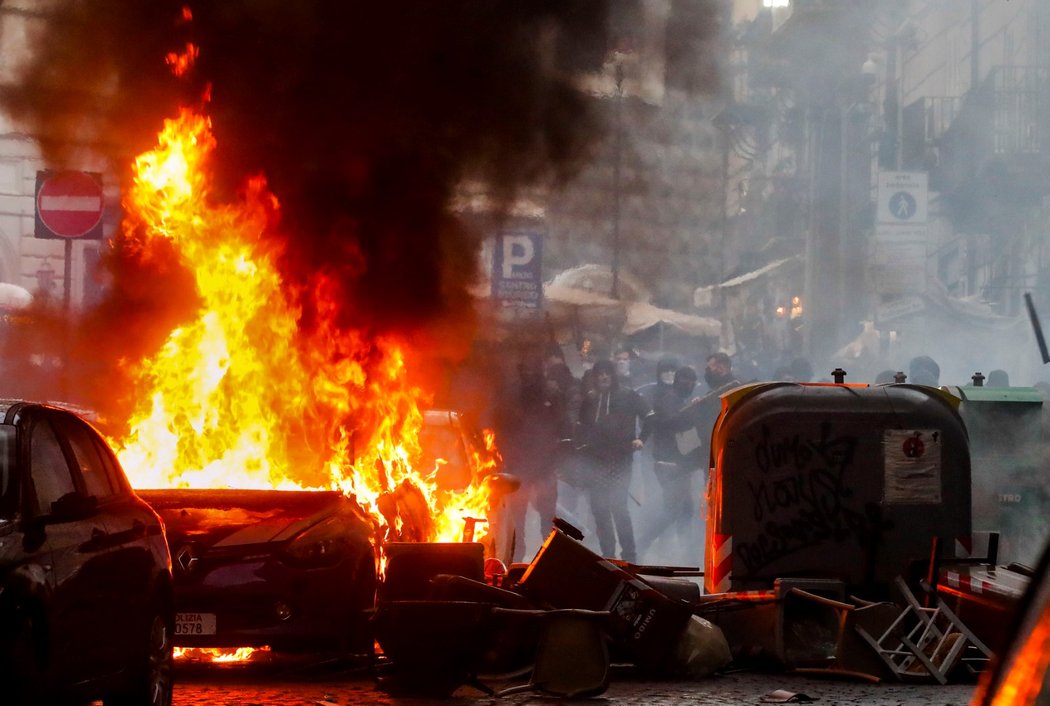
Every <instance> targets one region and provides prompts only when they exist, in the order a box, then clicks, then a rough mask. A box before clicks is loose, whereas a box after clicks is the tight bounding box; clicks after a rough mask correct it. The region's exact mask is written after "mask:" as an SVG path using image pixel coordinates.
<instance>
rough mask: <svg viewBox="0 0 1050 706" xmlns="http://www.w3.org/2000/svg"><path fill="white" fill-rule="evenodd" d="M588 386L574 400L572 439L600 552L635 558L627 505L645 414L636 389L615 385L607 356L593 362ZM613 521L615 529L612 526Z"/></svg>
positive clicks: (644, 406) (644, 408)
mask: <svg viewBox="0 0 1050 706" xmlns="http://www.w3.org/2000/svg"><path fill="white" fill-rule="evenodd" d="M593 372H594V389H593V390H592V391H590V392H588V394H587V396H586V397H585V398H584V400H583V403H582V404H581V405H580V415H579V422H578V428H577V429H578V434H577V442H578V448H579V449H580V451H581V455H582V459H583V461H584V463H586V465H587V470H586V476H587V491H588V496H589V498H590V502H591V512H592V513H593V514H594V525H595V530H596V532H597V534H598V544H599V546H600V547H601V552H602V555H603V556H606V557H616V556H617V553H616V544H617V541H619V545H620V553H619V558H621V559H623V560H625V561H629V562H635V561H637V559H638V556H637V552H636V549H635V544H634V527H633V526H632V524H631V515H630V510H629V508H628V506H627V501H628V498H629V489H630V485H631V461H632V457H633V454H634V452H635V451H637V450H638V449H640V448H642V441H641V439H640V438H639V429H640V423H641V422H643V421H644V419H645V417H647V416H648V415H649V405H648V404H647V403H646V402H645V400H644V399H643V398H642V396H641V395H639V394H638V393H637V392H635V391H634V390H632V389H630V388H625V387H621V386H620V385H619V384H618V381H617V376H616V367H615V366H614V365H613V363H612V361H609V360H600V361H598V362H597V363H595V364H594V369H593ZM614 526H615V531H614V529H613V527H614Z"/></svg>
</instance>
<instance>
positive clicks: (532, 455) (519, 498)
mask: <svg viewBox="0 0 1050 706" xmlns="http://www.w3.org/2000/svg"><path fill="white" fill-rule="evenodd" d="M500 431H501V435H500V438H501V439H502V452H503V459H504V462H505V465H506V468H507V470H508V472H510V473H512V474H513V475H514V476H516V477H517V478H518V479H519V480H520V481H521V487H520V488H519V489H518V491H517V492H516V493H514V494H512V495H511V496H510V497H509V498H508V500H507V514H508V521H509V522H510V523H511V526H513V527H514V540H513V549H512V552H511V561H515V562H518V561H522V559H524V556H525V544H526V542H525V519H526V516H527V513H528V508H529V507H532V508H533V509H534V510H535V511H536V513H537V514H538V515H539V518H540V527H541V531H543V530H545V529H546V528H548V527H550V526H551V523H552V522H553V520H554V516H555V514H556V512H557V504H558V476H557V466H558V452H559V448H560V446H559V442H560V440H561V439H562V438H564V437H565V436H566V433H567V431H568V416H567V411H566V400H565V397H564V396H563V395H562V394H561V393H560V391H559V389H558V387H557V385H548V380H547V379H546V377H545V376H544V374H543V368H542V365H541V364H540V363H538V362H526V363H523V364H522V365H521V366H520V367H519V380H518V388H517V394H516V395H513V396H511V397H510V399H509V400H508V404H506V405H505V406H504V409H503V410H502V413H501V415H500Z"/></svg>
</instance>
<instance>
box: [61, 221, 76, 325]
mask: <svg viewBox="0 0 1050 706" xmlns="http://www.w3.org/2000/svg"><path fill="white" fill-rule="evenodd" d="M65 245H66V264H65V268H64V272H63V275H62V278H63V283H64V284H63V289H62V308H63V310H64V311H65V312H66V313H67V314H68V313H69V300H70V292H71V290H72V288H73V241H72V240H71V239H70V238H66V243H65Z"/></svg>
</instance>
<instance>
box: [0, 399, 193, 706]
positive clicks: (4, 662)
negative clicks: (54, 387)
mask: <svg viewBox="0 0 1050 706" xmlns="http://www.w3.org/2000/svg"><path fill="white" fill-rule="evenodd" d="M174 629H175V619H174V608H173V600H172V576H171V557H170V555H169V553H168V546H167V543H166V540H165V535H164V525H163V523H162V521H161V519H160V517H159V516H158V515H157V514H156V513H155V512H154V511H153V510H152V509H151V508H150V507H149V506H148V505H147V504H146V503H144V502H143V501H142V500H140V499H139V498H138V497H137V496H136V495H135V493H134V492H133V491H132V489H131V486H130V485H129V484H128V480H127V478H126V477H125V475H124V472H123V470H122V469H121V467H120V464H119V463H118V461H117V458H116V456H115V455H114V454H113V452H112V451H111V450H110V448H109V447H108V446H107V444H106V442H105V441H104V440H103V438H102V436H101V435H100V434H99V433H98V432H97V431H96V430H95V429H94V428H93V427H92V426H91V425H90V424H88V423H87V422H86V421H84V419H82V418H81V417H80V416H78V415H76V414H74V413H72V412H70V411H68V410H64V409H60V408H58V407H55V406H52V405H48V404H40V403H31V402H25V401H0V684H2V685H3V686H2V693H0V698H2V700H3V703H5V704H8V703H26V704H37V703H43V702H46V701H50V700H53V699H58V698H62V699H66V698H69V699H99V698H101V699H103V701H104V702H105V704H106V705H107V706H109V705H110V704H151V705H155V706H167V705H168V704H170V703H171V696H172V676H171V669H172V636H173V633H174Z"/></svg>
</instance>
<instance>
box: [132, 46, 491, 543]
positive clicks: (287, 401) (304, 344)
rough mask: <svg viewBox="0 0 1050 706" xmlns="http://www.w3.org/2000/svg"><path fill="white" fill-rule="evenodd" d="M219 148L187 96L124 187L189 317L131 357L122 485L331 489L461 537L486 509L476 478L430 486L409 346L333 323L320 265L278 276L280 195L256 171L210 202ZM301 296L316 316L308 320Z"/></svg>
mask: <svg viewBox="0 0 1050 706" xmlns="http://www.w3.org/2000/svg"><path fill="white" fill-rule="evenodd" d="M192 56H193V53H192V52H189V51H188V52H187V54H186V55H184V57H183V58H186V60H187V61H191V60H192ZM187 57H188V58H187ZM172 61H174V62H175V63H176V64H178V63H179V61H181V59H179V58H178V57H177V58H176V59H173V60H172ZM215 146H216V143H215V138H214V136H213V135H212V132H211V126H210V122H209V120H208V118H207V117H206V116H204V115H202V114H199V113H198V112H195V111H193V110H190V109H183V110H182V111H181V114H180V115H179V116H178V117H177V118H174V119H170V120H168V121H167V122H166V124H165V126H164V129H163V130H162V132H161V133H160V135H159V140H158V145H157V147H156V148H155V149H154V150H152V151H150V152H148V153H145V154H143V155H141V156H140V157H139V158H138V159H137V160H136V161H135V165H134V175H135V176H134V182H133V185H132V186H131V188H130V189H129V191H128V193H127V194H126V195H125V203H124V206H125V212H126V216H125V221H124V224H123V225H124V227H123V232H122V237H124V238H126V239H128V240H129V243H130V244H131V245H133V246H134V247H139V248H143V249H145V250H146V251H148V249H149V248H150V247H151V246H153V245H155V244H157V243H158V242H159V241H161V240H166V241H169V242H170V243H172V244H173V245H175V247H176V249H177V251H178V252H179V253H180V256H181V258H182V260H183V264H184V265H185V267H186V268H187V269H188V270H189V271H190V272H192V273H193V275H194V277H195V282H196V290H197V291H196V294H197V296H198V298H199V309H198V311H197V314H196V316H195V318H194V319H193V320H192V321H189V322H187V323H184V324H183V325H181V326H179V327H178V328H176V329H175V330H173V331H171V333H170V335H169V336H168V338H167V340H166V342H165V343H164V345H163V347H162V348H161V349H160V350H159V351H157V352H156V354H154V355H153V356H152V357H150V358H149V359H146V360H143V361H140V362H138V363H136V364H134V368H133V370H132V373H133V378H134V379H135V381H136V385H137V387H138V390H139V392H140V394H138V396H137V399H140V400H141V405H140V407H139V408H138V409H137V410H136V411H135V413H134V414H133V416H132V418H131V419H130V421H129V424H128V429H129V431H128V433H127V434H126V435H125V436H124V437H123V438H119V439H114V440H113V442H114V446H115V447H116V448H117V449H118V454H119V456H120V460H121V462H122V463H123V465H124V467H125V469H126V470H127V472H128V475H129V477H130V479H131V481H132V484H133V485H135V486H136V487H140V488H163V487H196V488H209V487H232V488H275V489H339V490H342V491H343V492H344V493H346V494H352V495H354V496H356V498H357V500H358V502H360V503H361V504H362V506H364V507H365V508H366V509H368V510H369V511H370V512H371V513H372V514H373V515H374V516H375V517H376V519H377V523H378V524H383V525H386V527H387V536H388V537H394V538H398V539H401V538H409V539H416V540H419V541H459V540H460V538H461V536H462V533H463V531H464V518H467V517H486V516H487V515H488V510H489V498H488V495H489V493H488V488H487V486H486V484H485V483H482V482H475V483H474V484H472V485H471V486H470V487H469V488H467V489H466V490H465V491H462V492H451V491H446V490H441V489H438V488H437V487H436V485H435V483H434V472H435V470H436V469H433V468H430V469H426V468H417V467H416V464H417V462H418V459H419V458H420V456H421V449H420V447H419V441H418V439H419V433H420V430H421V428H422V425H423V415H422V413H421V411H420V410H421V409H423V408H425V407H426V406H427V404H428V402H429V395H428V394H427V393H426V392H425V391H424V390H422V389H419V388H418V387H415V386H413V385H411V384H409V383H408V382H407V380H406V378H407V376H406V371H407V365H408V363H407V359H408V356H410V355H411V349H410V348H409V347H408V346H407V345H406V342H405V341H401V340H397V339H396V338H394V337H390V336H385V337H377V336H371V335H368V334H367V333H366V332H363V331H346V330H342V329H340V328H338V327H337V326H336V324H335V315H336V313H337V312H338V311H339V307H340V306H341V305H345V302H344V301H343V299H344V297H343V295H342V292H341V291H340V289H339V287H338V285H337V283H336V282H335V281H334V279H333V278H331V277H328V276H326V274H325V273H323V272H322V273H319V274H318V275H317V276H316V277H315V279H314V281H312V282H311V283H310V284H309V285H308V286H306V287H302V288H299V289H294V288H292V287H290V286H289V285H288V284H287V283H286V282H285V281H283V279H282V277H281V275H280V273H279V271H278V269H277V266H276V263H277V261H278V258H279V256H280V254H281V250H280V246H279V244H278V239H276V238H274V237H272V235H273V233H274V232H275V230H276V229H277V228H278V215H279V212H280V205H279V203H278V201H277V199H276V198H275V197H274V196H273V195H272V194H271V193H269V191H268V190H267V186H266V182H265V180H264V179H263V178H262V177H256V178H253V179H251V180H249V181H248V183H247V184H246V185H245V187H244V189H243V193H242V194H241V196H240V198H239V199H238V201H237V202H236V203H220V202H218V201H216V200H215V199H213V197H212V193H211V191H210V183H209V178H208V175H209V171H208V161H209V158H210V157H211V155H212V153H213V151H214V149H215ZM304 304H309V306H310V308H311V310H312V311H315V312H316V313H317V316H316V318H317V319H318V323H317V324H316V325H315V326H312V327H311V329H310V330H309V331H305V330H303V329H302V328H301V327H300V326H299V321H300V319H301V315H302V312H303V309H304ZM489 443H492V442H491V440H490V442H489ZM487 456H489V457H491V458H494V454H492V453H491V452H490V453H488V454H487ZM487 462H488V461H487ZM478 467H479V468H481V466H478ZM490 470H491V469H490ZM484 472H486V471H485V469H484V468H482V473H484ZM479 480H480V474H479ZM477 529H478V532H479V533H480V534H484V526H483V525H482V526H479V527H478V528H477ZM475 536H476V537H477V536H478V535H475Z"/></svg>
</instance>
